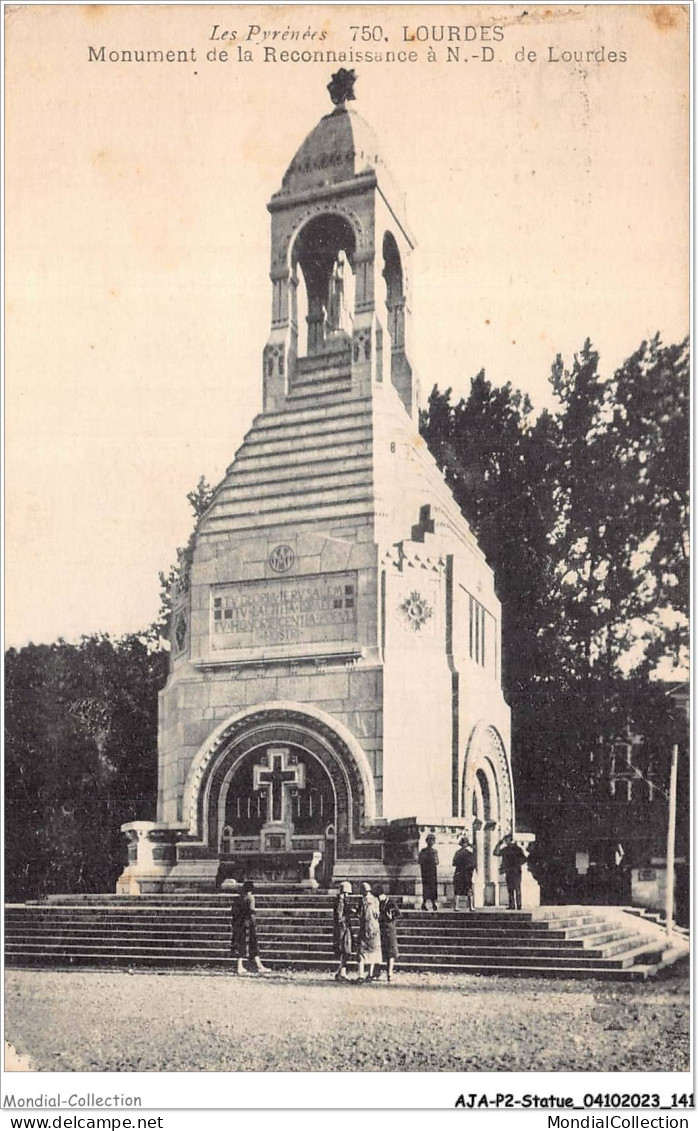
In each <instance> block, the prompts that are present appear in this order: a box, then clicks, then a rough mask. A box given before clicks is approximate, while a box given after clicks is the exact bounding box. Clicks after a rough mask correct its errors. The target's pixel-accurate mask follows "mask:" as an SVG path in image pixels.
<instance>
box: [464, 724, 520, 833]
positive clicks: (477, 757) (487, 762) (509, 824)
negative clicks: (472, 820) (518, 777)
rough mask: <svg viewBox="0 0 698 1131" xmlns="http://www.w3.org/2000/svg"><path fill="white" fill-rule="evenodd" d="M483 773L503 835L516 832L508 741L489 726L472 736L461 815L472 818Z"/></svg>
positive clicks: (466, 759)
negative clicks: (475, 798)
mask: <svg viewBox="0 0 698 1131" xmlns="http://www.w3.org/2000/svg"><path fill="white" fill-rule="evenodd" d="M478 771H479V772H481V773H482V774H483V775H484V777H485V779H486V781H487V785H488V788H489V793H490V806H491V808H492V811H493V815H494V812H496V814H497V821H498V824H499V825H500V828H501V829H502V830H503V831H506V832H510V831H513V828H514V788H513V782H512V777H511V767H510V765H509V759H508V757H507V753H506V748H505V746H504V741H503V739H502V737H501V735H500V733H499V731H498V730H497V729H496V728H495V727H493V726H491V725H490V724H489V723H484V722H480V723H478V724H477V725H476V726H475V727H473V730H472V731H471V733H470V738H469V739H468V744H467V747H466V752H465V764H464V767H463V784H462V790H461V813H462V815H463V816H469V814H470V812H471V808H472V795H473V790H474V789H476V788H477V775H478Z"/></svg>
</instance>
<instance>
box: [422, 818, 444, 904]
mask: <svg viewBox="0 0 698 1131" xmlns="http://www.w3.org/2000/svg"><path fill="white" fill-rule="evenodd" d="M435 844H436V837H435V836H434V835H433V833H429V836H428V837H427V843H426V848H423V849H422V851H421V852H420V854H419V870H420V872H421V873H422V911H428V910H429V908H428V907H427V903H431V905H432V907H433V909H434V911H438V907H437V905H436V895H437V890H438V879H437V868H438V866H439V854H438V852H437V851H436V849H435V848H434V845H435Z"/></svg>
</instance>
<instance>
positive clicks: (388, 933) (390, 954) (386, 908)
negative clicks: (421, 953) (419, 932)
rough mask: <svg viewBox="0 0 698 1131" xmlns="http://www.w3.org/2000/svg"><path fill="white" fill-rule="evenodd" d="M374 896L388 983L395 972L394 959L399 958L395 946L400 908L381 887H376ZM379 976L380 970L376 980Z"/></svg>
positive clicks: (377, 972)
mask: <svg viewBox="0 0 698 1131" xmlns="http://www.w3.org/2000/svg"><path fill="white" fill-rule="evenodd" d="M374 894H375V895H377V896H378V919H379V925H380V933H381V950H382V952H383V961H384V963H385V969H386V974H387V978H388V981H389V982H392V980H393V974H394V972H395V959H396V958H399V957H400V950H399V948H398V945H397V920H398V919H399V918H400V908H399V907H398V905H397V903H396V902H395V900H394V899H391V898H390V896H388V895H386V893H385V892H384V891H383V888H382V887H377V888H376V889H375V892H374ZM380 975H381V972H380V970H377V971H376V975H375V976H376V978H380Z"/></svg>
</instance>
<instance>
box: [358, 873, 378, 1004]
mask: <svg viewBox="0 0 698 1131" xmlns="http://www.w3.org/2000/svg"><path fill="white" fill-rule="evenodd" d="M358 957H359V978H358V980H359V981H360V982H370V981H371V980H372V978H373V972H374V970H375V968H376V966H380V964H381V962H382V961H383V952H382V951H381V930H380V908H379V905H378V900H377V899H376V897H375V895H372V894H371V885H370V884H367V883H363V884H362V885H361V908H360V911H359V947H358ZM366 967H368V974H366V973H365V969H366Z"/></svg>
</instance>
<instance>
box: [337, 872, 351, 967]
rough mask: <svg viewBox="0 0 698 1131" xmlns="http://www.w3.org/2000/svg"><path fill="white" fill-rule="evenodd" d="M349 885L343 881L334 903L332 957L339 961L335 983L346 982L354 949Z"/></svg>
mask: <svg viewBox="0 0 698 1131" xmlns="http://www.w3.org/2000/svg"><path fill="white" fill-rule="evenodd" d="M350 895H351V884H350V883H349V882H348V881H347V880H344V882H343V883H341V884H340V885H339V892H338V894H337V898H336V899H335V901H334V956H335V958H336V959H337V960H338V961H339V969H338V970H337V973H336V974H335V981H337V982H346V981H348V978H347V963H348V961H349V959H350V958H351V953H352V951H353V949H354V936H353V933H352V929H351V920H350V918H349V916H350V907H349V896H350Z"/></svg>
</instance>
